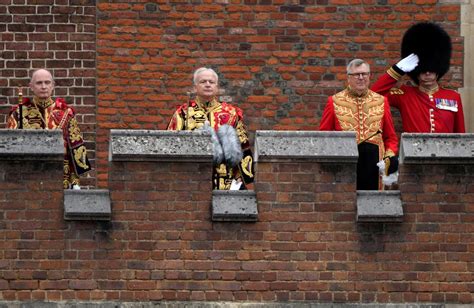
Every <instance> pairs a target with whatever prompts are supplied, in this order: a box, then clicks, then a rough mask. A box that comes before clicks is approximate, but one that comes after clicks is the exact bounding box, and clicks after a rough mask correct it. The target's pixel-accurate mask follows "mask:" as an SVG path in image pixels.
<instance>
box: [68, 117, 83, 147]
mask: <svg viewBox="0 0 474 308" xmlns="http://www.w3.org/2000/svg"><path fill="white" fill-rule="evenodd" d="M70 123H71V124H70V125H69V137H70V139H71V142H75V141H80V140H81V139H82V138H81V131H80V130H79V126H78V125H77V121H76V119H75V118H72V119H71V121H70Z"/></svg>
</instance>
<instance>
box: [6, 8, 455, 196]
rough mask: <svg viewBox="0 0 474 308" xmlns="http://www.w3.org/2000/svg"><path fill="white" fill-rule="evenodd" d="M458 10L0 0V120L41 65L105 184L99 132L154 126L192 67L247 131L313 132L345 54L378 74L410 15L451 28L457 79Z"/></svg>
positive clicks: (181, 93) (178, 97)
mask: <svg viewBox="0 0 474 308" xmlns="http://www.w3.org/2000/svg"><path fill="white" fill-rule="evenodd" d="M459 15H460V5H459V4H457V3H449V2H448V3H441V4H438V3H437V2H433V1H416V2H413V3H410V2H407V3H405V2H404V3H402V4H389V3H388V2H387V1H382V0H379V1H372V2H371V3H367V4H364V5H360V4H359V3H351V2H347V1H336V2H329V1H325V0H305V1H283V0H273V1H264V0H259V1H257V0H242V1H228V0H219V1H150V2H147V3H144V2H142V1H108V2H103V1H98V2H97V4H96V1H90V0H86V1H84V0H80V1H79V0H44V1H36V2H31V3H28V4H25V3H24V1H17V0H5V1H2V2H1V3H0V20H1V21H2V24H1V25H0V33H1V34H0V35H1V38H2V40H1V42H0V46H1V50H2V58H1V59H0V69H1V71H2V76H3V77H4V78H3V79H2V80H1V81H0V85H1V87H2V95H1V97H0V127H4V125H5V121H6V115H7V113H8V111H9V109H10V107H11V105H12V104H14V103H15V102H16V97H15V95H16V94H15V88H16V87H17V86H18V85H22V86H26V85H27V83H28V79H29V75H30V74H31V70H33V69H36V68H39V67H47V68H49V69H51V70H52V71H53V74H54V77H55V78H56V81H57V89H56V95H58V96H64V97H66V99H67V101H68V102H69V103H70V104H72V105H74V106H75V108H76V110H77V112H78V114H79V115H80V116H79V122H80V123H81V128H82V130H83V131H84V135H85V137H86V140H87V146H88V149H89V152H90V156H91V158H92V162H93V165H94V171H93V172H91V173H90V174H89V177H90V178H89V179H88V180H87V181H86V184H87V185H91V186H94V185H95V184H96V182H95V181H96V176H97V185H98V186H100V187H105V186H107V150H108V145H107V139H108V131H109V129H110V128H146V129H164V128H165V127H166V125H167V123H168V121H169V118H170V116H171V113H172V110H173V109H174V108H175V106H176V105H177V104H179V103H181V102H183V101H185V100H186V99H187V92H189V91H190V89H191V73H192V71H193V70H194V69H196V68H197V67H200V66H204V65H205V66H210V67H212V68H214V69H215V70H216V71H217V72H218V73H219V74H220V78H221V82H220V85H221V88H222V90H223V93H222V94H223V95H224V96H225V97H226V98H227V99H230V100H232V101H233V102H234V103H235V104H237V105H238V106H239V107H241V108H242V109H243V110H244V114H245V121H246V123H247V125H248V127H249V130H250V131H251V137H252V138H253V132H254V131H255V130H257V129H278V130H292V129H298V130H313V129H316V128H317V127H318V125H319V119H320V116H321V112H322V109H323V107H324V104H325V103H326V99H327V96H328V95H332V94H333V93H335V92H337V91H339V90H340V89H341V88H343V87H344V80H345V75H344V70H345V65H346V64H347V62H348V61H349V60H350V59H352V58H355V57H360V58H364V59H367V60H369V62H370V63H371V64H372V70H373V71H374V72H375V76H374V77H376V76H378V74H379V73H381V72H382V71H384V70H385V69H386V68H387V67H388V66H389V65H391V64H392V63H394V62H395V61H396V60H397V57H398V55H399V44H400V39H401V36H402V35H403V32H404V31H405V30H406V29H407V27H408V26H410V25H411V24H412V23H414V22H415V21H424V20H426V21H436V22H440V23H442V24H443V25H444V26H445V28H446V29H447V31H448V32H449V33H450V34H451V35H452V37H453V41H454V54H453V60H452V69H451V72H452V73H451V74H450V76H448V78H445V79H448V80H449V79H450V78H449V77H451V76H452V79H451V81H450V82H449V83H448V84H447V85H448V86H451V87H454V88H458V87H461V86H462V65H463V62H462V61H463V60H462V59H463V41H462V38H461V37H460V36H459V35H460V26H459V20H460V17H459ZM96 16H97V18H96ZM96 19H97V20H96ZM96 36H97V41H96ZM96 45H97V47H96ZM96 58H97V62H96ZM96 76H97V80H96ZM96 83H97V88H96ZM96 90H97V93H98V95H97V96H96ZM96 102H97V107H96ZM396 122H397V123H398V124H397V127H400V124H399V119H396ZM96 172H97V175H96Z"/></svg>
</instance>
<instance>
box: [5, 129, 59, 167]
mask: <svg viewBox="0 0 474 308" xmlns="http://www.w3.org/2000/svg"><path fill="white" fill-rule="evenodd" d="M0 158H1V159H2V160H64V141H63V135H62V132H61V131H60V130H46V129H1V130H0Z"/></svg>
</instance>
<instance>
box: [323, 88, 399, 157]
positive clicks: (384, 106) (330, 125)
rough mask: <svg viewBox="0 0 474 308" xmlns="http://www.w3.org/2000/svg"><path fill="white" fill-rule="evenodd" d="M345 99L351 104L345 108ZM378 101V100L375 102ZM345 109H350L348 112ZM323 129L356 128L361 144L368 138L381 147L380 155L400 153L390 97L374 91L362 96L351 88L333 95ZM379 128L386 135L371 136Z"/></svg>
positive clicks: (326, 111)
mask: <svg viewBox="0 0 474 308" xmlns="http://www.w3.org/2000/svg"><path fill="white" fill-rule="evenodd" d="M341 98H343V100H344V102H346V103H349V104H350V105H348V106H347V107H342V108H341V106H342V104H340V103H338V102H340V101H342V100H341ZM374 102H377V103H376V104H375V105H374ZM335 105H336V108H335ZM369 106H371V107H369ZM348 107H352V108H353V110H349V108H348ZM374 108H377V109H378V112H376V111H375V112H374ZM342 109H346V111H344V110H342ZM343 113H345V114H343ZM377 113H378V114H379V116H378V117H379V119H378V120H377V121H373V120H374V115H375V116H376V114H377ZM338 114H339V115H338ZM361 116H362V117H361ZM344 119H347V120H344ZM349 122H352V123H349ZM341 124H342V125H341ZM319 129H320V130H326V131H331V130H336V131H342V130H344V131H355V132H356V136H357V137H356V138H357V143H358V144H359V143H361V142H363V141H367V142H369V143H373V144H376V145H378V146H379V148H380V151H381V153H380V154H381V157H380V158H382V157H385V156H393V155H396V154H397V153H398V138H397V135H396V133H395V129H394V127H393V121H392V114H391V112H390V107H389V105H388V102H387V99H386V98H384V97H383V96H381V95H378V94H377V93H374V92H372V91H370V90H369V92H368V93H367V95H365V96H364V97H360V98H357V97H355V96H352V95H351V94H350V91H349V90H348V89H346V90H344V91H342V92H339V93H337V94H336V95H334V96H330V97H329V98H328V103H327V105H326V108H325V109H324V112H323V117H322V119H321V123H320V125H319ZM377 131H381V133H382V134H381V135H382V138H380V134H378V135H375V136H373V137H372V138H370V136H371V135H374V134H376V133H377Z"/></svg>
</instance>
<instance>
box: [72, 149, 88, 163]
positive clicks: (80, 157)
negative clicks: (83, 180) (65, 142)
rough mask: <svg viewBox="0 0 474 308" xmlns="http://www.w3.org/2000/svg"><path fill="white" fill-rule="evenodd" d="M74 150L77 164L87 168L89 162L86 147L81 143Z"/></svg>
mask: <svg viewBox="0 0 474 308" xmlns="http://www.w3.org/2000/svg"><path fill="white" fill-rule="evenodd" d="M73 152H74V161H75V162H76V163H77V165H78V166H79V167H81V168H83V169H87V167H88V166H87V162H86V147H85V146H83V145H81V146H80V147H78V148H77V149H74V150H73Z"/></svg>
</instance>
